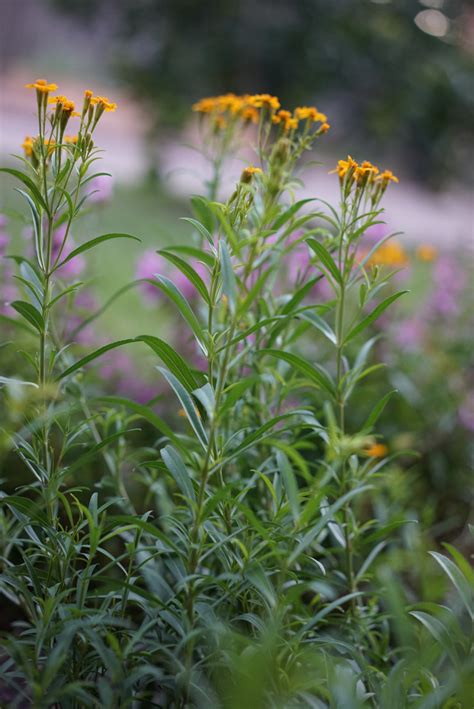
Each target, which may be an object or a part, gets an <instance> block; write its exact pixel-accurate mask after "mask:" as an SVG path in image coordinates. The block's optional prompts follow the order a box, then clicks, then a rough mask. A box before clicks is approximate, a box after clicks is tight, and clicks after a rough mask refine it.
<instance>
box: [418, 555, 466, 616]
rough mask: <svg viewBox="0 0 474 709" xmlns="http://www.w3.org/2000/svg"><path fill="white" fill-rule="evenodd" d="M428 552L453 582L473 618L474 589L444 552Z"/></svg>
mask: <svg viewBox="0 0 474 709" xmlns="http://www.w3.org/2000/svg"><path fill="white" fill-rule="evenodd" d="M429 553H430V555H431V556H432V557H433V559H435V561H437V562H438V564H439V565H440V566H441V568H442V569H443V571H444V572H445V574H446V575H447V576H448V578H449V579H450V581H451V583H453V584H454V586H455V587H456V589H457V591H458V593H459V596H460V597H461V600H462V602H463V603H464V605H465V607H466V610H467V612H468V613H469V615H470V617H471V618H472V619H473V620H474V589H473V588H472V586H471V584H470V583H469V581H468V579H467V578H466V577H465V576H464V574H463V573H462V571H461V570H460V569H459V568H458V567H457V566H456V564H455V563H454V562H453V561H451V559H448V557H447V556H444V554H440V553H439V552H437V551H430V552H429Z"/></svg>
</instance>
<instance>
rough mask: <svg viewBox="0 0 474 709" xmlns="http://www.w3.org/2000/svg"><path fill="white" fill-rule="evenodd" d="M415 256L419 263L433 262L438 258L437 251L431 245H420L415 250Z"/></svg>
mask: <svg viewBox="0 0 474 709" xmlns="http://www.w3.org/2000/svg"><path fill="white" fill-rule="evenodd" d="M416 255H417V256H418V258H419V259H420V261H435V260H436V258H437V257H438V249H437V248H436V247H435V246H431V244H421V245H420V246H419V247H418V248H417V250H416Z"/></svg>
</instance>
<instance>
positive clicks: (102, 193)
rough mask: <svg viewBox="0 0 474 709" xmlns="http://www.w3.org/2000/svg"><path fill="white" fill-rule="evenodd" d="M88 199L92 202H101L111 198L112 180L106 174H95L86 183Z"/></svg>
mask: <svg viewBox="0 0 474 709" xmlns="http://www.w3.org/2000/svg"><path fill="white" fill-rule="evenodd" d="M87 193H88V194H89V201H90V202H93V203H94V204H103V203H104V202H108V201H109V200H110V199H111V198H112V194H113V181H112V178H111V177H109V176H108V175H97V177H94V178H92V180H91V181H90V182H88V183H87Z"/></svg>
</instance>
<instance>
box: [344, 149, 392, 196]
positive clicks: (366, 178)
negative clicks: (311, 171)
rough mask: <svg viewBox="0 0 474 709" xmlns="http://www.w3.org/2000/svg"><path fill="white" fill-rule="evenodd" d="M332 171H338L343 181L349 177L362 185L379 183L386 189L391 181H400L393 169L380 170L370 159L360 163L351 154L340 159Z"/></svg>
mask: <svg viewBox="0 0 474 709" xmlns="http://www.w3.org/2000/svg"><path fill="white" fill-rule="evenodd" d="M331 172H337V174H338V175H339V179H340V180H341V181H342V180H344V179H345V178H347V180H351V181H354V182H355V183H356V184H357V185H358V186H362V187H363V186H365V185H367V184H368V183H378V184H380V185H381V186H382V188H383V189H385V188H386V187H387V185H388V183H389V182H396V183H398V182H399V180H398V177H396V176H395V175H394V174H393V172H392V171H391V170H384V171H383V172H380V170H379V168H378V167H377V166H376V165H372V163H371V162H369V161H368V160H364V162H362V163H361V164H360V165H359V163H358V162H356V161H355V160H354V159H353V158H352V157H351V156H350V155H348V156H347V158H346V160H338V162H337V165H336V167H335V169H334V170H331Z"/></svg>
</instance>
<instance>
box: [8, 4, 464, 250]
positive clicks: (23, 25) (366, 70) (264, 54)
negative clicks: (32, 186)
mask: <svg viewBox="0 0 474 709" xmlns="http://www.w3.org/2000/svg"><path fill="white" fill-rule="evenodd" d="M1 10H2V19H3V21H2V25H1V29H0V32H1V33H2V37H1V51H2V65H1V86H2V90H1V109H0V133H1V138H0V153H1V157H2V159H3V160H4V159H5V156H6V155H8V154H9V153H12V152H15V151H17V150H18V146H19V145H20V144H21V143H22V141H23V139H24V136H25V135H26V134H28V133H30V132H31V131H32V130H33V121H32V113H33V111H32V107H31V102H30V99H31V97H30V95H29V93H28V92H27V91H24V89H23V84H24V83H26V82H27V81H30V80H32V79H34V78H36V76H38V77H39V76H43V75H45V76H47V77H49V78H51V79H52V80H54V81H55V82H56V83H58V84H59V86H60V90H61V92H64V93H67V94H68V95H69V94H70V95H71V96H72V98H74V97H75V98H77V99H79V97H80V96H81V95H82V90H83V88H84V86H87V87H90V88H92V89H94V90H95V91H97V92H99V93H102V94H105V95H110V96H111V97H113V99H114V100H116V101H117V102H118V103H119V111H118V113H117V114H116V115H114V117H113V120H108V121H107V122H105V123H104V125H103V126H102V134H101V135H100V136H99V138H100V142H101V144H102V145H103V147H104V148H105V150H106V154H105V167H106V169H110V171H111V172H113V174H114V179H115V182H116V184H117V185H120V184H122V185H126V186H127V190H128V195H130V193H131V191H133V189H136V188H137V186H139V187H140V192H141V194H143V190H142V187H143V181H144V180H145V181H148V184H149V183H150V181H151V180H155V183H156V182H159V183H160V188H161V190H164V191H169V192H171V193H172V194H174V195H176V196H178V197H183V196H187V195H188V194H189V193H192V192H199V191H201V190H202V181H201V180H200V179H199V178H197V177H196V174H197V173H198V172H200V170H201V168H202V166H201V164H200V162H199V156H198V154H197V153H196V152H195V151H191V150H189V149H187V148H186V147H184V146H185V145H186V144H188V143H192V142H193V139H194V135H193V128H192V126H193V123H192V120H191V119H192V115H191V110H190V108H191V104H192V103H193V101H196V100H197V99H199V98H200V97H202V96H206V95H209V94H210V95H212V94H216V93H224V92H227V91H234V92H236V93H245V92H250V93H253V92H270V93H274V94H276V95H278V96H279V97H280V98H281V101H282V103H283V104H285V105H288V106H289V107H292V106H294V105H297V104H316V105H317V106H318V108H320V110H323V111H324V112H325V113H327V114H328V117H329V121H330V123H331V132H330V134H329V135H328V136H327V139H325V141H323V142H322V145H323V147H322V151H323V152H322V153H321V154H319V155H318V158H320V159H321V161H322V162H323V164H324V166H323V167H322V168H321V169H320V170H317V171H313V174H311V175H310V176H309V178H308V180H307V189H308V191H309V192H310V193H311V194H314V193H315V192H318V193H319V194H321V195H322V196H323V197H328V198H334V197H335V198H337V184H335V181H334V180H332V178H329V177H328V175H327V172H328V169H329V167H331V166H332V165H333V163H334V161H335V159H336V157H341V156H343V155H345V154H347V153H350V154H353V155H354V157H355V158H356V159H363V158H368V159H370V160H373V161H374V162H376V163H381V164H382V165H388V166H390V167H392V169H393V170H394V171H395V172H396V173H397V174H400V176H401V178H402V180H401V184H400V187H399V188H398V189H397V190H392V194H391V195H389V197H388V200H387V205H386V206H387V216H388V221H389V222H393V223H396V228H397V229H400V230H402V231H404V232H405V234H406V238H407V239H418V240H427V239H429V240H430V241H431V242H442V243H446V241H449V242H459V241H462V242H463V243H466V242H467V241H469V240H471V239H473V237H474V235H473V229H474V208H473V200H472V186H473V184H474V179H473V178H474V160H473V158H474V5H473V3H472V2H470V1H469V2H468V0H337V1H333V2H328V1H327V0H258V2H255V0H209V1H208V2H206V3H202V2H198V1H197V0H1ZM194 142H195V141H194ZM326 166H327V169H326ZM155 187H156V184H155ZM152 203H153V204H154V200H153V201H152ZM143 209H145V211H146V205H143V204H140V211H142V212H143Z"/></svg>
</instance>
